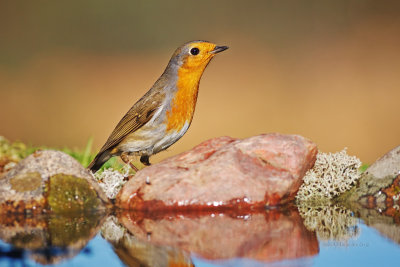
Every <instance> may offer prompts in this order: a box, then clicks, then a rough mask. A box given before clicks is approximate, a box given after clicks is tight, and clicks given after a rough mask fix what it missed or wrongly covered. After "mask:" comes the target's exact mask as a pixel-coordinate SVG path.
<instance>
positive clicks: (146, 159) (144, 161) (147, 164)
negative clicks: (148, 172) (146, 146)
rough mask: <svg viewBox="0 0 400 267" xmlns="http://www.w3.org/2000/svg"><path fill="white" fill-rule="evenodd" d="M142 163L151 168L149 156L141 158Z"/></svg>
mask: <svg viewBox="0 0 400 267" xmlns="http://www.w3.org/2000/svg"><path fill="white" fill-rule="evenodd" d="M140 162H141V163H143V164H144V165H146V166H150V165H151V164H150V161H149V156H141V157H140Z"/></svg>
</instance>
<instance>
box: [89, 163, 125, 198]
mask: <svg viewBox="0 0 400 267" xmlns="http://www.w3.org/2000/svg"><path fill="white" fill-rule="evenodd" d="M121 171H122V172H119V171H117V170H113V169H112V168H108V169H105V170H104V171H102V172H97V173H95V174H94V177H95V178H96V180H97V181H98V182H99V185H100V187H101V189H103V191H104V193H105V194H106V195H107V197H108V198H109V199H115V197H116V196H117V194H118V192H119V190H121V188H122V186H123V185H124V184H125V183H126V182H127V181H128V179H127V177H128V176H129V175H130V174H129V172H130V167H129V165H125V166H124V167H123V168H122V170H121Z"/></svg>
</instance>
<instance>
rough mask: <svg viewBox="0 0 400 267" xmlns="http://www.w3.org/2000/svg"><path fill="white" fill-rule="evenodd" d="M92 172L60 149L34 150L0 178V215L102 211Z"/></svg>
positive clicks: (104, 202)
mask: <svg viewBox="0 0 400 267" xmlns="http://www.w3.org/2000/svg"><path fill="white" fill-rule="evenodd" d="M108 204H109V201H108V198H107V197H106V196H105V194H104V192H103V191H102V189H101V188H100V186H99V185H98V183H97V181H96V180H95V179H94V178H93V176H92V174H91V173H90V172H89V171H88V170H86V169H85V168H84V167H83V166H82V165H80V164H79V162H77V161H76V160H75V159H73V158H72V157H71V156H69V155H67V154H65V153H63V152H60V151H51V150H48V151H38V152H35V153H33V154H32V155H30V156H28V157H27V158H25V159H24V160H22V161H20V162H19V163H18V164H17V165H16V166H15V167H14V168H13V169H11V170H10V171H9V172H7V173H6V174H5V175H3V176H1V177H0V215H1V214H4V213H35V214H37V213H43V212H55V213H70V212H77V211H95V210H106V208H107V205H108Z"/></svg>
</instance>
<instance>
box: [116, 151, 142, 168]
mask: <svg viewBox="0 0 400 267" xmlns="http://www.w3.org/2000/svg"><path fill="white" fill-rule="evenodd" d="M120 157H121V159H122V161H123V162H125V163H126V164H129V166H130V167H131V168H132V169H133V170H134V171H135V172H138V171H139V169H138V168H136V166H135V165H133V163H132V162H131V160H130V158H129V155H128V154H127V153H122V154H121V156H120Z"/></svg>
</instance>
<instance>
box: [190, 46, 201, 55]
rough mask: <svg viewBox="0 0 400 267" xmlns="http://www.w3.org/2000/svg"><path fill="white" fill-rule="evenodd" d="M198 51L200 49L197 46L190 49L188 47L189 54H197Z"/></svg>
mask: <svg viewBox="0 0 400 267" xmlns="http://www.w3.org/2000/svg"><path fill="white" fill-rule="evenodd" d="M198 53H200V50H199V49H198V48H197V47H193V48H192V49H190V54H192V55H193V56H195V55H197V54H198Z"/></svg>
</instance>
